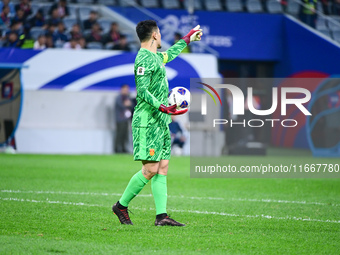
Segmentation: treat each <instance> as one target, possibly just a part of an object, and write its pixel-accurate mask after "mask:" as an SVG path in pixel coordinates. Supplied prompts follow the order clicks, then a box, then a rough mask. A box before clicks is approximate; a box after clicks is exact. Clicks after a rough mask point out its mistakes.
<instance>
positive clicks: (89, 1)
mask: <svg viewBox="0 0 340 255" xmlns="http://www.w3.org/2000/svg"><path fill="white" fill-rule="evenodd" d="M75 2H76V3H78V4H93V3H94V0H76V1H75Z"/></svg>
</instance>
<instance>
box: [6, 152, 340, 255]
mask: <svg viewBox="0 0 340 255" xmlns="http://www.w3.org/2000/svg"><path fill="white" fill-rule="evenodd" d="M296 154H297V155H296V156H289V153H288V152H285V153H284V156H283V157H282V156H279V155H280V153H278V151H277V150H276V151H274V152H273V153H272V154H271V156H269V157H229V158H228V159H229V160H230V161H232V162H233V163H234V164H245V163H247V162H255V163H259V162H263V163H266V162H275V161H277V162H280V161H283V162H289V163H290V162H293V161H297V160H298V161H301V162H306V163H307V162H310V161H314V162H316V160H319V161H320V162H326V163H331V162H332V163H338V161H339V160H338V159H315V158H311V157H310V155H309V154H308V153H305V152H301V153H296ZM189 165H190V162H189V158H186V157H183V158H179V157H173V158H172V160H171V162H170V170H169V171H170V172H169V174H168V194H169V198H168V209H169V213H170V214H171V215H172V217H173V218H175V219H176V220H178V221H180V222H184V223H186V224H187V226H186V227H184V228H172V227H155V226H153V223H154V216H155V215H154V214H155V211H154V202H153V198H152V197H151V196H148V194H151V188H150V184H148V185H147V186H146V187H145V189H144V190H143V191H142V192H141V195H142V196H139V197H137V198H135V199H134V200H133V201H132V202H131V205H130V207H131V210H132V212H133V214H132V215H131V218H132V221H133V223H134V226H121V225H120V224H119V222H118V220H117V218H116V216H114V215H112V213H111V206H112V204H113V203H114V202H116V201H117V199H118V198H119V194H120V193H122V192H123V190H124V188H125V186H126V184H127V182H128V180H129V178H130V177H131V176H132V175H133V174H134V173H135V172H136V171H137V170H139V169H140V168H141V165H140V163H139V162H133V160H132V156H130V155H128V156H121V155H120V156H56V155H4V154H0V180H1V182H0V188H1V194H0V197H1V199H0V209H1V210H0V219H1V220H0V254H30V253H31V254H44V253H46V254H53V253H61V254H82V253H87V254H196V253H202V254H339V250H340V238H339V237H340V179H190V177H189V176H190V173H189ZM6 190H7V192H6ZM9 190H11V191H15V192H8V191H9ZM39 191H41V192H39ZM62 192H64V193H62ZM86 193H88V194H86ZM112 193H114V194H112ZM9 198H11V199H12V200H9ZM262 199H267V200H266V201H262ZM277 200H286V201H287V202H286V203H283V202H278V201H277ZM294 201H300V202H301V201H306V204H302V203H294ZM310 202H317V204H313V203H310ZM209 212H215V213H219V214H211V213H209ZM269 216H271V217H272V218H269ZM294 217H296V218H294ZM301 219H309V221H303V220H301ZM310 220H315V221H310ZM327 220H330V221H331V222H327Z"/></svg>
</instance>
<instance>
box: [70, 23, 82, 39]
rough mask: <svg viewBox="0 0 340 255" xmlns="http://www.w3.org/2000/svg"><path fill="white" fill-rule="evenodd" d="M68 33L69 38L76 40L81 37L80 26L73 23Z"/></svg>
mask: <svg viewBox="0 0 340 255" xmlns="http://www.w3.org/2000/svg"><path fill="white" fill-rule="evenodd" d="M70 35H71V38H75V39H77V40H78V39H80V38H82V37H83V35H82V33H81V29H80V26H79V25H78V24H74V25H73V26H72V28H71V31H70Z"/></svg>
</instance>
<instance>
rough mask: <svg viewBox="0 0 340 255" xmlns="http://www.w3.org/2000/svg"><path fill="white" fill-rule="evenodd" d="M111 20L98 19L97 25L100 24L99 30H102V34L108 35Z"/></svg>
mask: <svg viewBox="0 0 340 255" xmlns="http://www.w3.org/2000/svg"><path fill="white" fill-rule="evenodd" d="M112 22H113V20H111V19H106V18H100V19H98V23H99V24H100V26H101V28H102V29H103V33H108V32H109V31H110V28H111V24H112Z"/></svg>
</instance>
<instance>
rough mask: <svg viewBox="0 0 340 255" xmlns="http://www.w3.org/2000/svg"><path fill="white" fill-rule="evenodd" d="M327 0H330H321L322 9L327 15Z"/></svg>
mask: <svg viewBox="0 0 340 255" xmlns="http://www.w3.org/2000/svg"><path fill="white" fill-rule="evenodd" d="M329 2H330V0H321V5H322V11H323V13H324V14H325V15H329Z"/></svg>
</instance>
